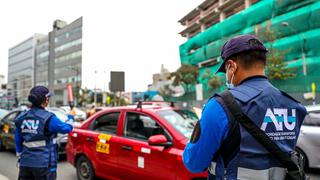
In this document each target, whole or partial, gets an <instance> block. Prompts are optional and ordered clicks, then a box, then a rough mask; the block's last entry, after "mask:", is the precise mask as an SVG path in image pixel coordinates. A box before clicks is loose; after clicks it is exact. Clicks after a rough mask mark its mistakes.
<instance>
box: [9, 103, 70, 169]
mask: <svg viewBox="0 0 320 180" xmlns="http://www.w3.org/2000/svg"><path fill="white" fill-rule="evenodd" d="M15 124H16V129H15V144H16V152H17V153H21V158H20V166H23V167H49V166H50V167H56V165H57V158H58V157H57V145H56V139H55V137H56V136H57V133H69V132H71V131H72V126H71V125H69V124H67V123H64V122H62V121H61V120H59V119H58V118H57V116H55V115H54V114H53V113H51V112H48V111H46V110H44V109H42V108H35V107H34V108H31V109H30V110H29V111H26V112H22V113H21V114H20V115H19V116H18V117H17V118H16V120H15Z"/></svg>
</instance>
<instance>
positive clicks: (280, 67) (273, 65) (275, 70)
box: [266, 48, 297, 80]
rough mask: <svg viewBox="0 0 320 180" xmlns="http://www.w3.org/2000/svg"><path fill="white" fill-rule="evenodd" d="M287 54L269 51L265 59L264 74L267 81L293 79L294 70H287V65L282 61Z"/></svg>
mask: <svg viewBox="0 0 320 180" xmlns="http://www.w3.org/2000/svg"><path fill="white" fill-rule="evenodd" d="M286 53H287V52H284V51H279V50H277V49H272V48H271V49H270V50H269V53H268V58H267V68H266V74H267V76H268V78H269V79H271V80H272V79H279V80H280V79H282V80H284V79H288V78H293V77H295V76H296V75H297V74H296V69H294V68H287V64H286V63H285V62H284V61H283V59H284V56H285V54H286Z"/></svg>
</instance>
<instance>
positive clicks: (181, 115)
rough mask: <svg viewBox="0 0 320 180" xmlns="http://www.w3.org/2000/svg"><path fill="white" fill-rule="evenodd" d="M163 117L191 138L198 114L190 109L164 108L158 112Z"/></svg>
mask: <svg viewBox="0 0 320 180" xmlns="http://www.w3.org/2000/svg"><path fill="white" fill-rule="evenodd" d="M157 113H158V114H159V115H160V116H161V117H162V118H163V119H165V120H166V121H167V122H168V123H169V124H171V125H172V127H174V128H175V129H177V130H178V131H179V132H180V133H181V134H182V135H184V136H185V137H186V138H188V139H190V137H191V134H192V131H193V128H194V126H195V123H196V122H197V120H198V118H197V116H196V115H195V114H194V113H193V112H192V111H189V110H164V111H159V112H157Z"/></svg>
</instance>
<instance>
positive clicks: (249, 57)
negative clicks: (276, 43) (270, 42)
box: [229, 51, 267, 69]
mask: <svg viewBox="0 0 320 180" xmlns="http://www.w3.org/2000/svg"><path fill="white" fill-rule="evenodd" d="M229 59H232V60H235V61H238V62H239V63H240V64H241V65H242V66H243V67H244V68H245V69H250V68H252V67H253V66H254V65H256V64H263V65H266V63H267V53H266V52H264V51H243V52H241V53H238V54H235V55H233V56H231V57H230V58H229Z"/></svg>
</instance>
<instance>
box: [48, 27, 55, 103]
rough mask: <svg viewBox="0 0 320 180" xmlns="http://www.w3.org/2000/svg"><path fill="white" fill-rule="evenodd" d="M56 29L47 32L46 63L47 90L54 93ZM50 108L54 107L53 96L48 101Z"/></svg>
mask: <svg viewBox="0 0 320 180" xmlns="http://www.w3.org/2000/svg"><path fill="white" fill-rule="evenodd" d="M55 34H56V29H53V30H52V32H49V61H48V89H49V90H50V91H51V92H54V67H55V62H54V59H55V42H54V38H55ZM49 103H50V106H55V104H56V101H55V98H54V96H53V97H52V98H51V99H50V101H49Z"/></svg>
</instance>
